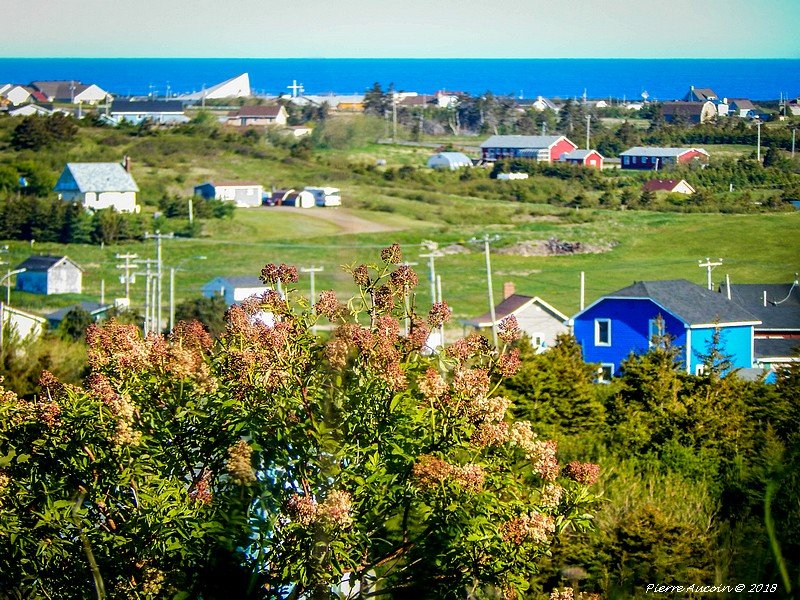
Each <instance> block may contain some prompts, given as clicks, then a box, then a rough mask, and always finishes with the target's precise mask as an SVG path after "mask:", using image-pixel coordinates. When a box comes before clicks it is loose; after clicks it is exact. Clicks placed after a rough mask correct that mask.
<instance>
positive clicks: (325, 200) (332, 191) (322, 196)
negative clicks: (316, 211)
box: [304, 187, 342, 206]
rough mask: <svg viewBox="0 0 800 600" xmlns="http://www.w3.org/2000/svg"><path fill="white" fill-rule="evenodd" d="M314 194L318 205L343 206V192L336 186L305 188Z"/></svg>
mask: <svg viewBox="0 0 800 600" xmlns="http://www.w3.org/2000/svg"><path fill="white" fill-rule="evenodd" d="M304 191H306V192H308V193H309V194H311V195H312V196H314V202H315V203H316V205H317V206H341V205H342V195H341V194H342V193H341V191H340V190H339V188H335V187H306V188H305V190H304Z"/></svg>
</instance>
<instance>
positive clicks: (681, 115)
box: [661, 101, 717, 123]
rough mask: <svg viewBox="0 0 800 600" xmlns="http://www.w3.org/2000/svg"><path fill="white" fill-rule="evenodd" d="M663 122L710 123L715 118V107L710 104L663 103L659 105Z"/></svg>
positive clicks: (708, 102) (709, 102)
mask: <svg viewBox="0 0 800 600" xmlns="http://www.w3.org/2000/svg"><path fill="white" fill-rule="evenodd" d="M661 114H662V115H663V116H664V121H665V122H667V123H672V122H674V121H680V120H682V121H686V122H687V123H710V122H712V121H713V120H714V119H715V118H716V117H717V107H716V105H715V104H714V103H713V102H711V101H707V102H664V103H663V104H662V105H661Z"/></svg>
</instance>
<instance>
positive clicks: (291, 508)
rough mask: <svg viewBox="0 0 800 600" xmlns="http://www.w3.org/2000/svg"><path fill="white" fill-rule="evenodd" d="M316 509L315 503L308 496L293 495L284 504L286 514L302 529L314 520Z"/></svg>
mask: <svg viewBox="0 0 800 600" xmlns="http://www.w3.org/2000/svg"><path fill="white" fill-rule="evenodd" d="M317 509H318V506H317V502H316V501H315V500H314V499H313V498H309V497H308V496H300V495H298V494H295V495H293V496H292V497H291V498H289V500H288V501H287V502H286V512H287V513H288V514H289V516H290V517H291V518H292V520H293V521H294V522H296V523H298V524H299V525H301V526H303V527H308V526H309V525H311V523H313V522H314V521H315V520H316V518H317Z"/></svg>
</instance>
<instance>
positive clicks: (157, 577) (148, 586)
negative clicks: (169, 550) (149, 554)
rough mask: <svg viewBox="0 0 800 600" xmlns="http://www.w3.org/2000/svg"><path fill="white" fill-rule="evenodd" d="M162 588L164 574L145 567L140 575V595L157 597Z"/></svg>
mask: <svg viewBox="0 0 800 600" xmlns="http://www.w3.org/2000/svg"><path fill="white" fill-rule="evenodd" d="M163 586H164V572H163V571H160V570H158V569H156V568H154V567H147V568H146V569H145V570H144V574H143V575H142V595H144V596H145V597H154V596H157V595H158V593H159V592H160V591H161V588H162V587H163Z"/></svg>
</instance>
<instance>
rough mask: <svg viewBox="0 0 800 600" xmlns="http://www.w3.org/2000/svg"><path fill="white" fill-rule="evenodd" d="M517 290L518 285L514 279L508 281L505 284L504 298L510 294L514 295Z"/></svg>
mask: <svg viewBox="0 0 800 600" xmlns="http://www.w3.org/2000/svg"><path fill="white" fill-rule="evenodd" d="M516 291H517V286H515V285H514V282H513V281H506V282H505V283H504V284H503V300H505V299H506V298H508V297H509V296H513V295H514V294H515V293H516Z"/></svg>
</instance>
